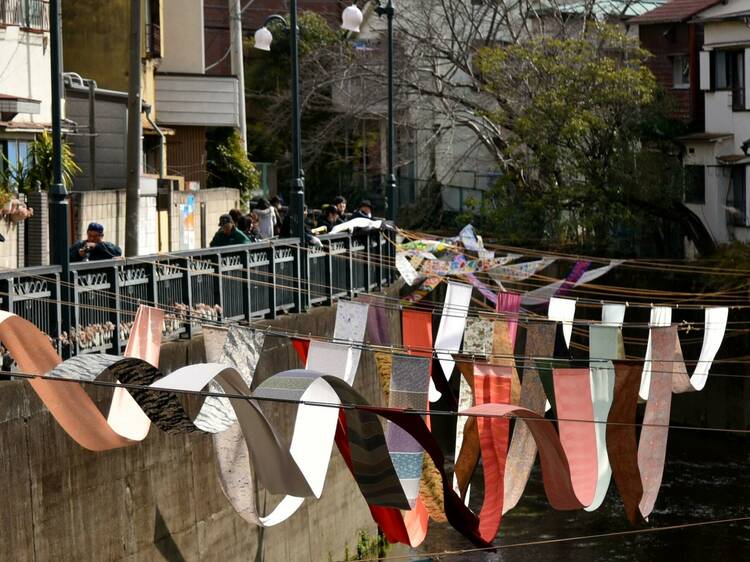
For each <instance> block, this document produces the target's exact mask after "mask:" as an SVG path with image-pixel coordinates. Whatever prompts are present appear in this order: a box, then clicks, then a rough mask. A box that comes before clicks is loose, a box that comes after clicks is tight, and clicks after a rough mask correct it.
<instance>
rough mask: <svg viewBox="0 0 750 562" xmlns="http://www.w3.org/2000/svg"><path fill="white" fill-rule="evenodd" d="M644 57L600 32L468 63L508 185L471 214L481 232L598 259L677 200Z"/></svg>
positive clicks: (664, 128) (633, 45)
mask: <svg viewBox="0 0 750 562" xmlns="http://www.w3.org/2000/svg"><path fill="white" fill-rule="evenodd" d="M648 56H649V55H648V53H647V52H646V51H644V50H643V49H641V48H640V47H639V46H638V42H637V38H632V37H629V36H627V35H625V34H624V33H622V32H621V31H618V30H616V29H614V28H612V27H607V26H602V27H599V28H597V29H596V30H595V31H593V32H591V33H589V34H588V35H587V36H584V37H578V38H573V39H553V38H548V37H538V38H532V39H531V40H529V41H527V42H523V43H518V44H511V45H507V46H499V47H488V48H483V49H481V50H480V51H479V52H478V54H477V57H476V61H475V62H476V67H477V70H478V71H479V73H480V76H481V78H482V80H483V83H484V89H485V91H486V92H488V93H491V94H493V97H494V98H495V99H496V101H497V104H496V107H495V108H494V109H493V110H492V111H491V112H490V113H489V115H490V117H491V118H492V119H493V121H494V122H496V123H497V124H498V125H499V126H500V127H501V128H502V130H503V131H504V132H506V133H507V138H505V139H503V143H502V153H503V157H504V158H505V159H506V160H505V172H506V173H505V175H504V176H503V178H502V179H501V180H500V181H499V182H498V183H497V185H496V186H495V187H494V189H493V190H492V192H491V194H490V197H487V198H485V204H484V206H483V207H482V208H481V209H479V211H480V212H481V215H482V218H483V219H484V221H485V225H484V226H485V229H489V231H491V232H493V233H494V234H496V235H497V236H498V237H500V238H503V239H507V240H510V241H512V242H515V243H518V244H521V243H542V242H552V243H558V244H576V245H579V246H581V245H583V246H588V247H592V248H594V249H596V248H599V249H601V250H604V249H605V248H606V247H607V246H608V245H610V244H611V242H610V240H609V239H610V237H611V236H612V235H613V234H615V233H616V231H617V230H618V229H620V230H622V229H623V228H624V229H629V228H638V227H639V225H640V226H643V222H644V220H646V217H647V216H649V217H650V218H651V219H653V216H654V215H657V216H658V215H659V214H660V209H661V208H663V209H667V208H669V207H670V206H672V205H674V204H675V202H676V201H679V200H680V197H681V187H680V186H679V185H677V182H675V181H673V178H675V177H676V176H675V172H676V170H678V169H679V158H678V151H677V148H676V146H675V145H674V144H673V143H672V142H671V141H670V140H669V138H671V136H672V135H673V134H674V130H675V127H674V126H673V125H671V124H670V120H669V119H668V118H667V117H666V111H665V107H664V106H665V104H664V99H663V97H661V96H660V95H659V91H658V89H657V85H656V81H655V79H654V76H653V75H652V74H651V72H650V71H649V70H648V68H647V67H646V66H645V61H646V58H647V57H648ZM662 214H664V213H662Z"/></svg>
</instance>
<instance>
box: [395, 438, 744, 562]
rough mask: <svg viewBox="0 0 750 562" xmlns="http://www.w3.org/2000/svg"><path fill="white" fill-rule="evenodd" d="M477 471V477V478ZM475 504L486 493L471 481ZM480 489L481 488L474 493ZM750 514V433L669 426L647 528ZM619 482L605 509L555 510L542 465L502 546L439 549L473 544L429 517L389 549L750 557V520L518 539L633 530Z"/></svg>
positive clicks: (506, 523)
mask: <svg viewBox="0 0 750 562" xmlns="http://www.w3.org/2000/svg"><path fill="white" fill-rule="evenodd" d="M477 480H480V481H481V478H479V479H477V478H476V477H475V479H474V482H475V483H477V484H479V482H477ZM473 488H474V491H473V492H472V508H474V509H475V511H478V508H479V505H475V504H477V503H478V502H477V501H476V500H477V499H478V498H477V497H476V496H478V495H479V494H480V493H481V490H480V489H479V488H480V486H476V485H473ZM474 492H477V493H474ZM738 517H750V439H748V438H747V437H746V436H737V435H734V434H727V433H715V434H714V433H706V432H700V431H688V430H671V432H670V435H669V444H668V450H667V464H666V467H665V472H664V480H663V484H662V487H661V491H660V494H659V498H658V500H657V503H656V507H655V509H654V512H653V514H652V516H651V518H650V521H649V523H648V525H647V526H646V527H645V528H646V529H648V528H657V527H667V526H673V525H682V524H685V523H694V522H703V521H710V520H719V519H731V518H738ZM632 529H633V528H632V527H631V526H630V524H629V523H628V521H627V519H626V517H625V512H624V510H623V507H622V503H621V502H620V499H619V496H618V494H617V490H616V487H615V485H614V483H613V484H612V485H611V487H610V490H609V494H608V495H607V499H606V500H605V503H604V504H603V505H602V507H600V508H599V510H597V511H595V512H593V513H587V512H585V511H569V512H561V511H555V510H554V509H552V508H551V507H550V506H549V504H548V503H547V500H546V497H545V495H544V489H543V486H542V482H541V475H540V472H539V469H538V464H537V466H536V467H535V469H534V473H533V475H532V480H531V481H530V482H529V485H528V486H527V488H526V492H525V494H524V496H523V498H522V500H521V502H520V503H519V504H518V506H517V507H516V508H515V509H514V510H512V511H511V512H510V513H508V514H507V515H506V516H505V517H504V519H503V521H502V525H501V530H500V533H499V534H498V537H497V539H496V541H495V544H496V545H498V546H500V547H501V548H500V549H498V550H497V551H496V552H481V553H462V554H460V555H459V554H453V555H449V554H441V555H440V556H431V555H430V553H440V552H445V551H451V550H454V551H455V550H460V549H470V548H472V545H471V544H470V543H469V542H467V541H466V540H465V539H463V537H461V536H460V535H459V534H458V533H457V532H456V531H455V530H454V529H452V528H451V527H450V525H448V524H436V523H434V522H430V530H429V533H428V535H427V539H426V540H425V542H424V544H422V545H421V546H420V547H419V548H418V549H413V550H411V551H404V550H401V549H399V548H394V549H392V550H391V551H390V552H389V553H388V555H389V556H402V555H404V554H410V556H409V557H408V558H406V559H407V560H408V559H411V560H413V561H416V560H424V561H427V560H465V561H470V562H471V561H476V562H486V561H497V560H503V561H507V562H516V561H518V562H520V561H524V562H526V561H534V562H546V561H549V562H565V561H568V560H570V561H576V562H579V561H588V560H597V561H598V560H644V561H651V560H672V561H675V562H677V561H683V560H696V561H713V560H716V561H720V562H725V561H729V560H745V561H750V522H748V521H745V522H742V523H731V524H720V525H710V526H705V527H692V528H684V529H676V530H668V531H659V532H651V533H648V532H645V533H639V534H635V535H624V536H615V537H607V538H588V539H582V540H575V541H569V542H559V543H554V544H546V545H532V546H516V547H513V546H511V545H514V544H519V543H528V542H535V541H540V540H547V539H564V538H569V537H583V536H590V535H598V534H603V533H612V532H619V531H630V530H632Z"/></svg>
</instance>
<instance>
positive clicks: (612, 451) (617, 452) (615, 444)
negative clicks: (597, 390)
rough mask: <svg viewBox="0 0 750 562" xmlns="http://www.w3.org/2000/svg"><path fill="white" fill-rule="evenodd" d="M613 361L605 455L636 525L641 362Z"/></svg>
mask: <svg viewBox="0 0 750 562" xmlns="http://www.w3.org/2000/svg"><path fill="white" fill-rule="evenodd" d="M614 365H615V389H614V400H613V402H612V406H611V408H610V410H609V416H608V417H607V455H608V456H609V464H610V465H611V466H612V476H613V477H614V480H615V484H616V485H617V490H618V491H619V492H620V497H621V498H622V503H623V504H624V506H625V513H626V514H627V516H628V520H629V521H630V523H631V524H632V525H639V524H642V523H643V517H641V512H640V510H639V509H638V504H639V503H640V501H641V497H642V496H643V485H642V484H641V472H640V470H639V469H638V444H637V442H636V435H635V430H636V427H635V414H636V408H637V406H638V389H639V388H640V386H641V372H642V371H643V366H642V365H641V364H640V363H632V362H627V361H615V362H614Z"/></svg>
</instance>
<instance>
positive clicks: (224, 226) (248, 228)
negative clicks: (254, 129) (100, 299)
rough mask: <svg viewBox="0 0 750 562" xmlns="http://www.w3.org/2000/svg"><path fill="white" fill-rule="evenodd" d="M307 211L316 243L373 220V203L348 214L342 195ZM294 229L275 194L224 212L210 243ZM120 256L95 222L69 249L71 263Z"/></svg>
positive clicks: (284, 235)
mask: <svg viewBox="0 0 750 562" xmlns="http://www.w3.org/2000/svg"><path fill="white" fill-rule="evenodd" d="M304 214H305V236H306V238H307V240H306V241H307V243H308V244H312V245H316V246H317V245H320V244H321V241H320V239H319V238H318V236H319V235H321V234H326V233H329V232H332V231H333V229H334V228H335V227H336V226H338V225H340V224H343V223H345V222H347V221H350V220H352V219H358V218H365V219H370V220H372V203H371V202H370V201H368V200H366V199H365V200H363V201H361V202H360V204H359V206H358V207H357V209H356V210H355V211H354V212H353V213H347V201H346V198H345V197H343V196H341V195H339V196H337V197H335V198H334V199H333V201H332V202H331V204H329V205H324V206H323V209H322V210H321V212H320V214H319V215H316V216H309V215H308V212H307V206H305V208H304ZM291 231H292V228H291V220H290V215H289V213H288V210H287V208H286V207H284V200H283V199H282V198H281V197H280V196H274V197H272V198H271V200H270V201H269V200H266V199H264V198H260V199H257V200H255V201H254V202H252V204H251V210H250V212H249V213H243V212H242V211H241V210H239V209H232V210H231V211H229V212H228V213H227V214H225V215H221V217H220V218H219V229H218V230H217V231H216V234H214V237H213V239H212V240H211V243H210V246H211V247H212V248H215V247H218V246H232V245H235V244H250V243H252V242H258V241H260V240H267V239H270V238H274V237H282V238H288V237H291V235H292V232H291ZM120 256H122V250H121V249H120V247H119V246H117V245H116V244H114V243H112V242H107V241H105V240H104V226H103V225H101V224H99V223H96V222H92V223H91V224H89V225H88V228H87V229H86V238H85V239H84V240H79V241H78V242H76V243H75V244H73V245H72V246H71V247H70V250H69V257H70V261H71V262H80V261H96V260H107V259H112V258H116V257H120Z"/></svg>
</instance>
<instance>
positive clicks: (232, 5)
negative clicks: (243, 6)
mask: <svg viewBox="0 0 750 562" xmlns="http://www.w3.org/2000/svg"><path fill="white" fill-rule="evenodd" d="M229 33H230V42H231V53H232V74H234V75H235V76H236V77H237V85H238V89H239V100H238V101H239V120H240V137H241V138H242V146H243V147H244V148H245V152H247V117H246V113H245V111H246V110H245V59H244V53H243V46H242V12H241V10H240V0H229Z"/></svg>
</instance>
